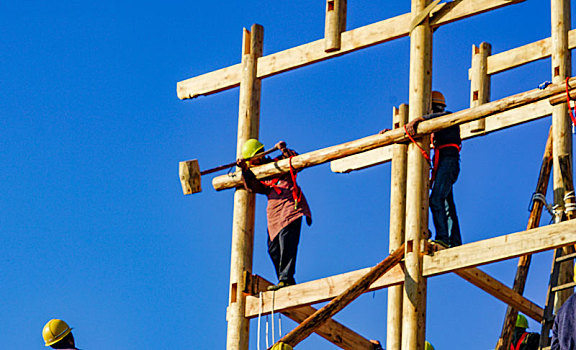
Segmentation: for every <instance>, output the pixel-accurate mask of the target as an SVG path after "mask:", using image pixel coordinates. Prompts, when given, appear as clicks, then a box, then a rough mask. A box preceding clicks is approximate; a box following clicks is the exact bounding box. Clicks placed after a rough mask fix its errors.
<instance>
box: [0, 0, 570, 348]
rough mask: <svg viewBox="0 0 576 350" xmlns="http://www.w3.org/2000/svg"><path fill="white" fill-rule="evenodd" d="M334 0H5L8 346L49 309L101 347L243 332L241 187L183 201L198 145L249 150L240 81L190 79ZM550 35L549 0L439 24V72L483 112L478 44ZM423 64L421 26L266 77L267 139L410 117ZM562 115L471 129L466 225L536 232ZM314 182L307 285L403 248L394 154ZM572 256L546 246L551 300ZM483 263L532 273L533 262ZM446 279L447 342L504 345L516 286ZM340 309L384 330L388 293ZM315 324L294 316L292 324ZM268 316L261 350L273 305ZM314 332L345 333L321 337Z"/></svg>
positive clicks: (321, 137)
mask: <svg viewBox="0 0 576 350" xmlns="http://www.w3.org/2000/svg"><path fill="white" fill-rule="evenodd" d="M324 6H325V4H324V2H323V1H314V2H311V1H300V0H296V1H291V2H274V3H271V2H268V1H214V2H177V1H163V2H156V1H139V2H136V1H124V2H117V1H109V0H102V1H98V2H88V1H59V2H45V1H37V0H36V1H34V0H22V1H8V2H3V3H0V28H1V30H0V43H2V46H3V49H2V50H1V51H0V96H1V101H2V103H0V114H1V115H2V118H1V119H0V120H1V121H0V130H1V135H2V137H1V138H0V143H1V147H0V150H1V151H0V161H1V162H2V164H3V171H1V172H0V193H2V195H1V196H0V211H1V212H2V215H1V216H0V218H1V219H0V228H1V229H0V234H1V241H2V244H1V245H0V257H1V258H0V271H1V272H0V281H1V283H0V297H1V298H2V299H3V302H2V303H1V304H0V334H1V335H2V343H3V345H2V347H3V348H6V349H42V348H44V345H43V342H42V337H41V330H42V326H43V325H44V323H45V322H47V321H48V320H49V319H51V318H54V317H56V318H63V319H65V320H67V321H68V322H69V323H70V325H72V326H73V327H74V328H75V330H74V334H75V335H76V338H77V345H78V346H79V347H80V348H82V349H103V348H108V349H128V350H129V349H163V348H172V349H222V348H224V347H225V343H226V319H225V315H226V306H227V299H228V282H229V269H230V239H231V227H232V198H233V192H232V191H230V190H228V191H223V192H216V191H214V190H213V189H212V188H211V186H210V176H208V177H205V178H204V186H203V187H204V191H203V192H202V193H199V194H196V195H194V196H183V195H182V191H181V188H180V183H179V179H178V162H179V161H182V160H187V159H192V158H197V159H198V160H199V162H200V166H201V167H202V168H203V169H206V168H209V167H212V166H216V165H220V164H223V163H228V162H231V161H233V160H234V157H235V149H236V130H237V124H236V123H237V113H238V89H237V88H235V89H231V90H228V91H225V92H221V93H219V94H216V95H212V96H208V97H200V98H198V99H195V100H192V101H190V100H188V101H180V100H178V98H177V96H176V83H177V82H178V81H181V80H184V79H187V78H190V77H193V76H196V75H200V74H203V73H206V72H209V71H213V70H217V69H220V68H224V67H227V66H229V65H233V64H236V63H238V62H239V61H240V54H241V42H242V40H241V38H242V27H250V26H251V25H252V24H253V23H259V24H262V25H263V26H264V53H265V54H270V53H274V52H277V51H280V50H284V49H287V48H290V47H293V46H297V45H300V44H304V43H307V42H310V41H313V40H317V39H319V38H321V37H322V36H323V33H324ZM574 7H575V6H574V4H572V11H574ZM409 10H410V1H408V0H403V1H376V2H374V1H367V0H356V1H349V4H348V11H349V12H348V28H349V29H352V28H357V27H360V26H363V25H367V24H370V23H374V22H377V21H380V20H383V19H386V18H389V17H393V16H397V15H400V14H403V13H406V12H408V11H409ZM573 17H574V16H573ZM573 22H574V21H573ZM572 27H574V24H572ZM549 35H550V10H549V2H547V1H535V0H532V1H526V2H524V3H522V4H519V5H513V6H508V7H507V8H503V9H499V10H496V11H493V12H491V13H487V14H482V15H479V16H475V17H473V18H470V19H467V20H465V21H460V22H456V23H452V24H450V25H447V26H444V27H442V28H440V29H438V30H437V31H436V32H435V36H434V54H433V55H434V56H433V57H434V65H433V88H434V89H437V90H442V91H443V92H444V93H445V95H446V98H447V102H448V108H449V109H451V110H453V111H456V110H461V109H465V108H467V106H468V104H469V81H468V76H467V71H468V68H469V67H470V59H471V47H472V44H479V43H480V42H482V41H487V42H489V43H491V44H492V51H493V53H498V52H502V51H506V50H508V49H511V48H514V47H517V46H520V45H524V44H527V43H530V42H533V41H536V40H540V39H543V38H546V37H548V36H549ZM408 66H409V39H408V38H402V39H399V40H396V41H393V42H389V43H385V44H383V45H379V46H377V47H372V48H369V49H365V50H362V51H358V52H355V53H352V54H349V55H345V56H342V57H339V58H336V59H332V60H329V61H325V62H322V63H318V64H315V65H312V66H308V67H305V68H301V69H299V70H296V71H292V72H288V73H284V74H281V75H277V76H274V77H271V78H268V79H265V80H264V81H263V84H262V110H261V132H260V134H261V140H262V141H263V142H264V143H266V144H267V145H273V144H274V143H275V142H276V141H278V140H285V141H286V142H287V143H288V145H289V146H290V147H292V148H295V149H296V150H298V151H299V152H301V153H302V152H307V151H312V150H315V149H318V148H322V147H326V146H331V145H334V144H339V143H342V142H346V141H350V140H353V139H356V138H360V137H364V136H367V135H370V134H374V133H376V132H377V131H379V130H380V129H382V128H384V127H390V125H391V111H392V107H393V106H396V105H399V104H401V103H407V102H408V75H409V74H408V73H409V72H408ZM550 70H551V69H550V60H543V61H540V62H537V63H532V64H530V65H527V66H524V67H521V68H518V69H515V70H513V71H510V72H506V73H502V74H499V75H497V76H495V77H493V79H492V99H498V98H502V97H505V96H508V95H511V94H514V93H518V92H522V91H525V90H529V89H533V88H535V87H537V86H538V84H539V83H541V82H543V81H545V80H550ZM549 125H550V120H549V119H544V120H540V121H536V122H532V123H530V124H528V125H523V126H520V127H516V128H514V129H510V130H507V131H502V132H499V133H496V134H492V135H489V136H486V137H483V138H477V139H474V140H470V141H466V142H465V143H464V149H463V151H462V163H461V167H462V171H461V175H460V178H459V180H458V182H457V184H456V186H455V189H454V191H455V200H456V203H457V207H458V211H459V215H460V222H461V226H462V235H463V240H464V242H472V241H477V240H481V239H486V238H490V237H494V236H497V235H502V234H506V233H511V232H517V231H521V230H523V229H525V227H526V223H527V217H528V212H527V207H528V204H529V199H530V196H531V194H532V192H533V191H534V188H535V185H536V180H537V176H538V171H539V168H540V161H541V157H542V153H543V150H544V144H545V142H546V136H547V131H548V128H549ZM299 181H300V184H301V186H302V187H303V189H304V191H305V193H306V195H307V197H308V199H309V202H310V204H311V207H312V212H313V216H314V221H315V222H314V225H313V226H312V227H310V228H308V227H306V226H304V227H303V230H302V238H301V243H300V251H299V256H298V265H297V273H296V278H297V280H298V281H300V282H304V281H310V280H314V279H318V278H323V277H327V276H330V275H333V274H338V273H343V272H347V271H351V270H356V269H359V268H363V267H367V266H371V265H374V264H376V263H377V262H379V261H380V260H381V259H383V258H384V257H385V256H386V255H387V252H388V239H387V237H388V221H389V219H388V218H389V210H388V208H389V186H390V165H389V164H386V165H381V166H378V167H374V168H371V169H368V170H364V171H361V172H354V173H351V174H347V175H343V174H334V173H331V172H330V168H329V165H322V166H318V167H315V168H312V169H309V170H306V171H305V172H303V173H302V174H301V176H300V177H299ZM548 198H549V199H551V196H550V195H548ZM265 204H266V203H265V200H264V198H259V199H258V201H257V214H256V235H255V237H256V238H255V249H254V272H255V273H257V274H260V275H262V276H264V277H265V278H267V279H270V280H274V272H273V269H272V263H271V262H270V261H269V257H268V256H267V253H266V221H265ZM548 221H549V216H548V215H547V214H544V215H543V219H542V224H545V223H548ZM430 226H432V224H430ZM550 259H551V255H550V254H549V253H543V254H538V255H536V256H535V258H534V260H533V265H532V266H533V267H532V269H531V273H530V277H529V281H528V284H527V287H526V295H527V296H528V297H529V298H530V299H531V300H533V301H535V302H537V303H538V304H540V305H542V304H543V301H544V297H545V292H546V284H547V279H548V272H549V269H550ZM483 269H484V270H485V271H487V272H489V273H490V274H492V275H493V276H494V277H496V278H498V279H499V280H501V281H502V282H504V283H507V284H508V285H511V283H512V280H513V275H514V271H515V261H509V262H502V263H498V264H494V265H490V266H486V267H484V268H483ZM428 293H429V294H428V299H427V303H428V318H427V338H428V339H429V340H430V341H431V342H432V343H433V344H434V345H435V346H436V349H455V348H460V347H467V348H470V349H481V350H484V349H486V350H487V349H492V348H493V346H494V344H495V342H496V340H497V337H498V335H499V332H500V328H501V323H502V319H503V315H504V312H505V309H506V306H505V305H504V304H503V303H501V302H499V301H498V300H496V299H494V298H493V297H491V296H489V295H487V294H485V293H484V292H482V291H480V290H479V289H477V288H476V287H474V286H472V285H470V284H468V283H467V282H465V281H463V280H462V279H460V278H459V277H457V276H454V275H443V276H439V277H434V278H431V279H430V280H429V282H428ZM336 319H337V320H339V321H340V322H342V323H344V324H345V325H347V326H348V327H350V328H352V329H354V330H356V331H357V332H359V333H361V334H363V335H364V336H366V337H368V338H371V339H380V340H382V341H383V342H384V341H385V336H386V291H385V290H382V291H378V292H375V293H368V294H366V295H364V296H362V297H361V298H359V299H358V300H357V301H355V302H354V303H353V304H352V305H350V306H349V307H348V308H347V309H345V310H344V311H342V312H341V313H340V314H338V315H337V316H336ZM276 322H278V321H277V320H276ZM262 323H263V324H264V320H263V321H262ZM293 326H294V323H292V322H291V321H289V320H288V319H286V318H282V330H283V331H284V332H286V331H287V330H288V329H290V328H292V327H293ZM530 326H531V328H532V329H533V331H539V329H538V328H539V327H538V325H537V324H536V322H534V321H532V320H531V321H530ZM276 330H278V324H276ZM261 331H262V334H264V333H265V330H264V326H262V330H261ZM251 332H252V335H251V348H254V349H255V348H256V341H257V339H256V332H257V323H256V321H253V323H252V327H251ZM261 344H262V346H264V344H265V341H264V336H262V339H261ZM300 348H301V349H332V348H334V347H333V346H332V345H330V344H329V343H327V342H325V341H324V340H323V339H321V338H319V337H317V336H312V337H310V338H309V339H307V340H306V341H304V342H303V343H302V344H301V345H300V346H299V349H300Z"/></svg>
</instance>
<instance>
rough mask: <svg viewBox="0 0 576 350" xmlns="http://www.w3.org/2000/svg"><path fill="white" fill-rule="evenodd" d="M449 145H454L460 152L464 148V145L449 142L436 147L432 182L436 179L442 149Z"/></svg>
mask: <svg viewBox="0 0 576 350" xmlns="http://www.w3.org/2000/svg"><path fill="white" fill-rule="evenodd" d="M448 147H454V148H456V149H457V150H458V152H460V151H461V150H462V146H461V145H459V144H457V143H447V144H445V145H440V146H438V147H435V148H434V166H433V167H432V179H431V180H430V181H431V183H434V180H436V172H437V171H438V162H439V161H440V150H441V149H444V148H448Z"/></svg>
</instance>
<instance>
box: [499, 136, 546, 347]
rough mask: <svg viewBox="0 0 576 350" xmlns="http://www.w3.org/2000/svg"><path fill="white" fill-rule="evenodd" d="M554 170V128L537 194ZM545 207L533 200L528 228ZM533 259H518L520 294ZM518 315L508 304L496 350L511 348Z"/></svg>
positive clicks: (535, 223)
mask: <svg viewBox="0 0 576 350" xmlns="http://www.w3.org/2000/svg"><path fill="white" fill-rule="evenodd" d="M551 170H552V128H550V132H549V135H548V141H547V142H546V148H545V150H544V156H543V157H542V166H541V167H540V175H539V176H538V183H537V185H536V191H535V192H534V193H535V194H537V193H538V194H541V195H543V196H544V197H546V192H547V191H548V182H549V180H550V171H551ZM543 208H544V203H543V202H542V201H541V200H534V199H533V202H532V209H531V210H530V217H529V218H528V225H527V227H526V229H527V230H530V229H533V228H536V227H538V226H540V218H541V216H542V209H543ZM531 260H532V255H524V256H521V257H520V258H519V260H518V269H517V270H516V277H515V278H514V285H513V287H512V289H513V290H514V291H515V292H517V293H518V294H523V293H524V287H525V285H526V279H527V277H528V269H529V268H530V261H531ZM517 316H518V310H516V309H514V308H513V307H511V306H508V309H507V310H506V316H505V317H504V324H503V325H502V332H501V333H500V339H498V343H497V344H496V350H508V349H510V342H511V340H512V331H513V330H514V326H515V325H516V317H517Z"/></svg>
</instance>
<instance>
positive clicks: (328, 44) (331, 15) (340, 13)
mask: <svg viewBox="0 0 576 350" xmlns="http://www.w3.org/2000/svg"><path fill="white" fill-rule="evenodd" d="M345 31H346V0H326V25H325V29H324V40H325V42H324V51H326V52H332V51H338V50H340V43H341V40H340V34H341V33H342V32H345Z"/></svg>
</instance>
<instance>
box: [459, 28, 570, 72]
mask: <svg viewBox="0 0 576 350" xmlns="http://www.w3.org/2000/svg"><path fill="white" fill-rule="evenodd" d="M551 43H552V40H551V39H550V38H546V39H542V40H539V41H536V42H533V43H530V44H527V45H524V46H520V47H517V48H514V49H512V50H508V51H504V52H501V53H498V54H495V55H491V56H488V62H487V64H488V74H489V75H492V74H496V73H500V72H504V71H507V70H510V69H512V68H516V67H519V66H522V65H525V64H527V63H530V62H534V61H538V60H541V59H544V58H547V57H550V56H551V49H550V47H551ZM575 47H576V29H573V30H571V31H570V32H568V48H569V49H573V48H575ZM469 73H470V71H469Z"/></svg>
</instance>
